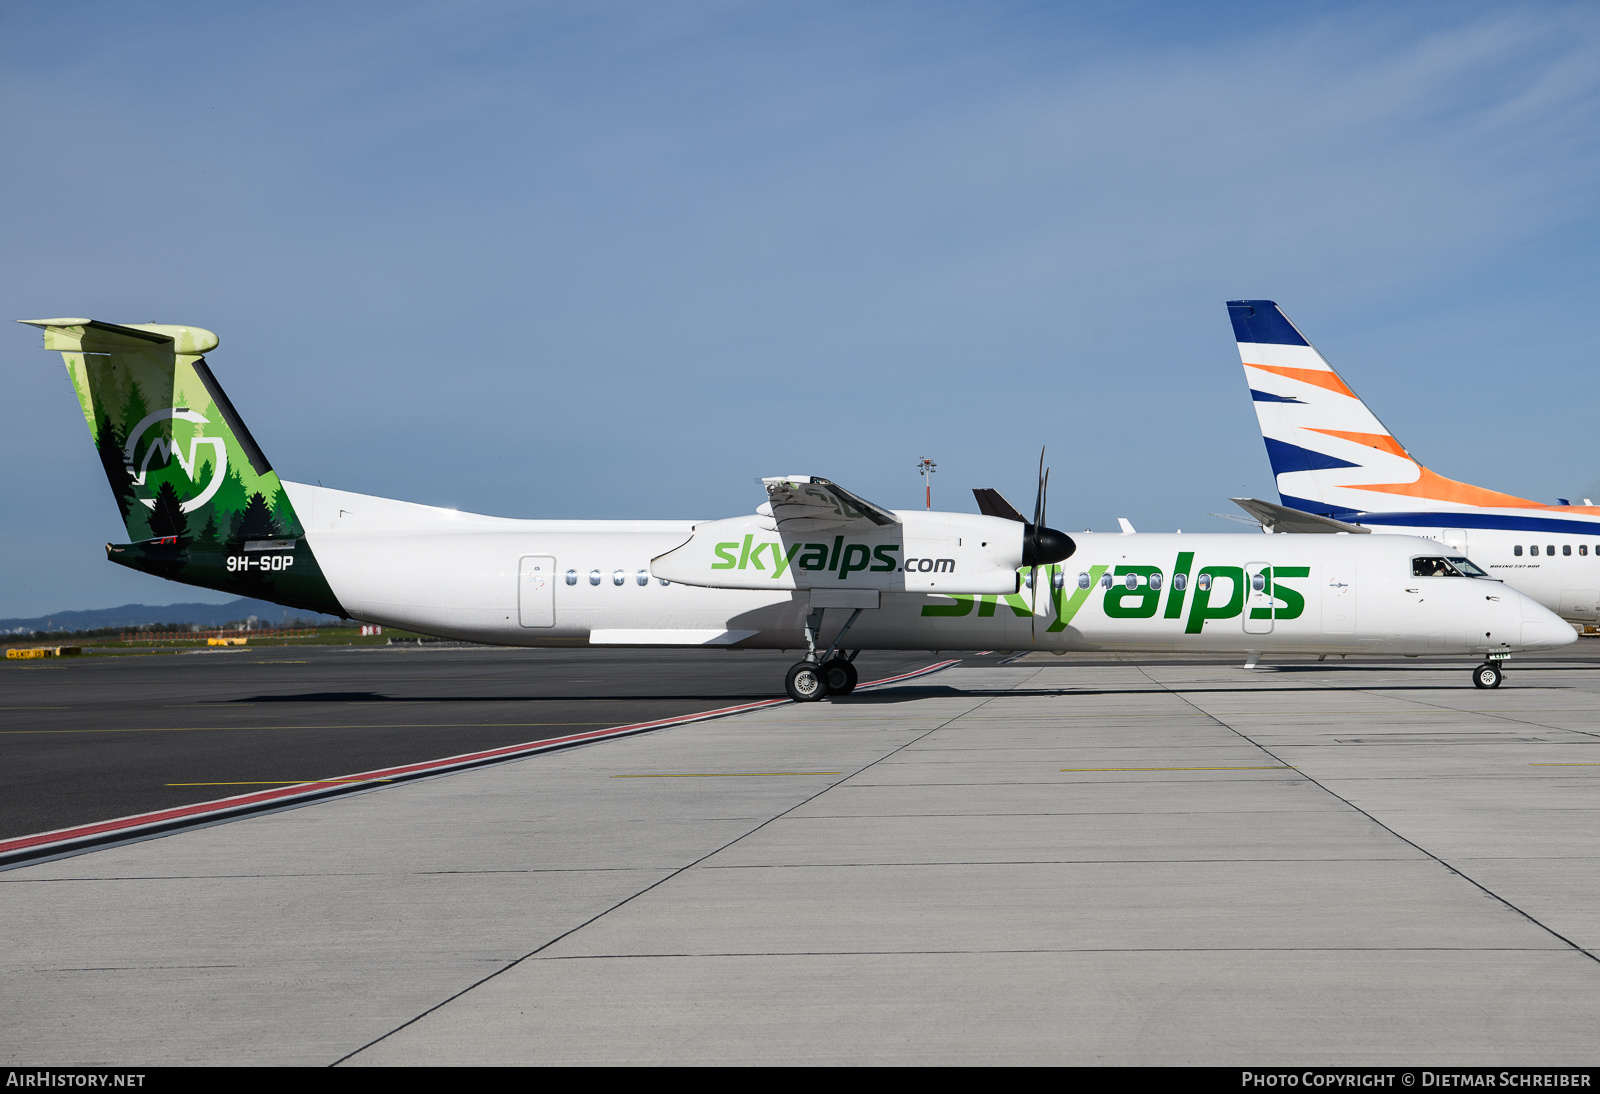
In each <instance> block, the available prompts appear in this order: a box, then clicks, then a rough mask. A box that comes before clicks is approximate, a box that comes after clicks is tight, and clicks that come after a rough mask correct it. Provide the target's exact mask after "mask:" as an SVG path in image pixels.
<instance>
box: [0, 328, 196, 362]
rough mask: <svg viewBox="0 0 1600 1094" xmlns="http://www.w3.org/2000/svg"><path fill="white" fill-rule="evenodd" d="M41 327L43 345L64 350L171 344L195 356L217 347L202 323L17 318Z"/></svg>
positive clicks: (96, 350)
mask: <svg viewBox="0 0 1600 1094" xmlns="http://www.w3.org/2000/svg"><path fill="white" fill-rule="evenodd" d="M17 322H19V323H24V324H26V325H27V326H30V327H40V328H42V329H43V330H44V348H45V349H53V350H58V351H60V352H63V353H113V352H115V351H117V350H129V349H150V348H152V347H155V346H167V345H170V346H171V347H172V352H173V353H182V354H185V355H188V356H194V357H198V356H199V355H200V354H202V353H209V352H210V351H212V350H214V349H216V348H217V336H216V335H215V334H212V333H211V332H210V331H208V330H205V329H204V328H201V327H179V326H173V325H171V324H169V323H129V324H126V325H123V324H118V323H102V322H101V321H100V320H98V319H18V320H17Z"/></svg>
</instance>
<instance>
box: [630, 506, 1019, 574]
mask: <svg viewBox="0 0 1600 1094" xmlns="http://www.w3.org/2000/svg"><path fill="white" fill-rule="evenodd" d="M894 516H895V518H896V519H897V520H898V521H899V522H900V523H898V524H892V525H886V526H885V525H877V524H872V523H870V522H868V521H857V522H852V523H851V524H848V525H843V526H841V527H839V528H838V529H830V531H831V532H832V534H831V535H830V534H828V533H826V532H824V533H820V534H819V533H816V532H810V533H806V534H803V535H789V534H785V533H782V532H779V531H778V530H777V524H776V522H775V521H774V520H773V519H772V518H771V517H765V516H761V515H759V514H756V515H751V516H748V517H730V518H729V519H727V520H716V521H708V522H706V523H703V524H697V525H695V529H694V534H693V535H692V536H691V537H690V538H689V541H688V542H687V543H685V544H683V545H682V546H681V547H677V548H674V549H673V550H671V551H668V552H667V553H666V554H664V555H660V556H658V557H657V558H655V559H653V560H652V561H651V563H650V572H651V573H652V574H654V575H655V576H656V577H659V578H665V579H666V580H668V581H677V582H681V583H683V584H685V585H699V586H703V587H705V588H711V589H802V590H803V589H878V590H880V591H882V592H894V593H944V594H951V593H971V594H982V593H1014V592H1016V591H1017V589H1018V588H1019V586H1020V584H1021V575H1020V574H1019V573H1018V567H1020V566H1021V565H1022V554H1023V526H1022V525H1021V524H1018V523H1017V522H1016V521H1012V520H1005V519H1003V518H1000V517H985V516H978V515H975V514H967V513H929V512H924V511H922V510H916V509H912V510H904V511H899V510H897V511H895V512H894Z"/></svg>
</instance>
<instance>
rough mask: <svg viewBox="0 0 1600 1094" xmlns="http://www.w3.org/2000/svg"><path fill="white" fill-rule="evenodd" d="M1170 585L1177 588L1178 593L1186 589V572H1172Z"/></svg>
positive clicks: (1187, 582) (1187, 576) (1187, 578)
mask: <svg viewBox="0 0 1600 1094" xmlns="http://www.w3.org/2000/svg"><path fill="white" fill-rule="evenodd" d="M1172 587H1173V588H1174V589H1176V590H1178V591H1179V592H1180V593H1181V592H1183V590H1185V589H1187V588H1188V587H1189V575H1188V574H1173V575H1172Z"/></svg>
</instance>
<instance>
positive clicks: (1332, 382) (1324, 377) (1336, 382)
mask: <svg viewBox="0 0 1600 1094" xmlns="http://www.w3.org/2000/svg"><path fill="white" fill-rule="evenodd" d="M1244 366H1245V368H1258V369H1260V370H1261V371H1262V372H1270V373H1272V374H1274V375H1276V376H1286V377H1288V378H1289V379H1291V380H1299V381H1300V382H1301V383H1305V384H1315V385H1316V386H1317V387H1321V388H1327V389H1328V390H1329V391H1333V392H1337V393H1338V394H1340V395H1348V396H1350V398H1352V399H1354V398H1356V393H1355V392H1353V391H1351V390H1350V389H1349V388H1348V387H1345V384H1344V381H1343V380H1341V379H1339V374H1338V373H1337V372H1332V371H1329V372H1323V371H1322V370H1321V369H1316V368H1285V367H1284V366H1282V365H1257V364H1252V363H1251V362H1249V361H1246V362H1245V363H1244Z"/></svg>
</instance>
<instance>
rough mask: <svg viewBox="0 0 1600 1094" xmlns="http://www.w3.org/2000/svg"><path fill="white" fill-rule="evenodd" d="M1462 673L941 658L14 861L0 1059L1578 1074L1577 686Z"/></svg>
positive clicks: (6, 892)
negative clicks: (828, 696) (716, 714)
mask: <svg viewBox="0 0 1600 1094" xmlns="http://www.w3.org/2000/svg"><path fill="white" fill-rule="evenodd" d="M1465 678H1466V672H1465V670H1464V669H1462V668H1461V667H1460V666H1450V668H1449V669H1448V671H1442V670H1441V668H1440V667H1438V666H1429V665H1427V664H1425V663H1424V664H1423V665H1421V666H1412V667H1407V668H1383V669H1378V668H1370V667H1369V668H1364V669H1359V670H1347V669H1342V668H1328V669H1326V670H1321V669H1319V670H1317V671H1305V672H1293V673H1290V672H1284V673H1274V672H1262V671H1259V670H1258V671H1256V672H1252V673H1246V672H1244V671H1243V670H1240V669H1238V668H1236V667H1233V666H1224V665H1217V664H1194V663H1183V662H1178V661H1173V662H1166V663H1161V664H1158V665H1155V666H1146V667H1142V668H1141V667H1136V666H1133V665H1128V664H1121V663H1116V662H1114V661H1107V662H1106V663H1104V664H1101V665H1097V666H1091V667H1071V668H1063V667H1053V666H1050V665H1048V664H1045V665H1039V664H1036V663H1034V662H1032V661H1031V660H1030V661H1029V662H1026V663H1023V664H1020V665H1016V666H1013V667H1008V668H998V669H970V670H968V669H956V670H952V671H949V672H946V673H943V674H941V675H939V676H935V677H930V678H927V679H925V680H920V681H916V682H914V683H913V684H912V685H910V686H908V687H906V688H902V689H890V690H886V691H883V692H878V693H875V694H870V695H863V696H859V697H856V698H853V699H850V700H846V701H842V702H838V703H823V704H817V705H808V706H794V705H791V706H783V707H777V708H772V709H769V710H765V711H760V712H757V713H754V714H750V715H744V716H740V717H738V718H734V719H730V720H726V721H719V722H711V723H704V724H699V725H690V726H685V727H681V728H678V729H673V730H669V731H665V732H663V733H661V734H658V735H654V736H649V737H640V738H633V739H629V740H623V741H615V742H610V743H606V744H603V745H597V746H594V747H590V748H585V749H582V750H578V751H574V752H568V753H562V754H557V755H552V756H542V757H537V758H533V759H530V760H525V761H521V762H518V763H514V764H508V765H505V766H502V767H496V768H490V769H485V770H479V771H473V772H467V773H463V774H458V775H453V776H448V777H443V778H439V779H436V780H433V781H429V782H423V783H418V784H413V785H408V786H400V787H394V788H392V789H385V790H381V791H376V792H373V793H369V794H363V795H360V796H358V797H353V798H348V799H343V800H338V801H334V802H329V803H326V804H322V805H316V806H311V807H307V808H304V809H298V810H293V811H289V812H284V813H279V814H274V815H271V816H265V817H258V818H254V819H249V820H243V821H238V822H235V823H232V824H226V825H220V826H217V827H213V828H208V829H203V830H199V831H193V832H187V833H183V834H180V835H175V836H169V837H166V838H163V839H158V840H152V841H149V842H146V843H141V844H136V845H132V846H126V847H120V848H113V849H109V850H106V851H101V852H97V853H94V854H91V855H84V856H80V857H77V858H72V859H65V860H60V861H56V862H50V863H45V864H42V865H39V866H34V867H28V868H24V869H19V870H14V871H10V872H8V873H5V874H0V941H3V943H4V945H3V950H0V953H3V957H0V977H3V979H4V983H5V984H6V990H5V991H4V992H0V1057H3V1058H4V1060H5V1062H7V1063H13V1064H30V1065H38V1064H115V1065H119V1066H120V1065H133V1064H179V1063H235V1064H328V1063H334V1062H337V1061H344V1062H345V1063H347V1064H423V1063H426V1064H474V1063H551V1064H558V1063H673V1062H682V1063H699V1062H715V1063H758V1062H759V1063H885V1064H912V1063H926V1064H937V1063H1201V1064H1241V1065H1242V1064H1254V1065H1270V1064H1288V1065H1307V1064H1326V1063H1348V1064H1363V1063H1366V1064H1380V1063H1400V1062H1407V1063H1416V1062H1418V1061H1422V1062H1434V1063H1438V1062H1445V1061H1448V1062H1450V1063H1454V1064H1469V1063H1471V1064H1520V1063H1527V1064H1544V1065H1553V1064H1563V1063H1565V1064H1581V1063H1590V1062H1592V1061H1593V1059H1594V1048H1593V1030H1594V1029H1595V1028H1596V1026H1597V1024H1600V963H1597V962H1596V960H1595V959H1594V958H1593V957H1592V956H1591V953H1593V952H1595V950H1596V947H1597V946H1600V912H1597V909H1600V900H1597V899H1596V898H1597V897H1600V892H1597V889H1600V881H1597V878H1600V871H1597V870H1596V869H1595V866H1596V855H1597V851H1596V848H1597V847H1600V840H1597V839H1596V836H1600V810H1597V808H1596V801H1597V799H1596V795H1595V793H1594V790H1595V786H1596V784H1595V779H1596V776H1597V774H1600V766H1545V765H1591V764H1594V763H1596V762H1600V752H1597V751H1596V749H1595V748H1594V746H1595V745H1596V744H1597V743H1600V738H1597V737H1596V736H1594V735H1593V734H1592V733H1590V732H1588V731H1586V730H1585V729H1584V728H1583V727H1584V726H1586V725H1592V724H1593V723H1594V720H1595V717H1594V716H1595V713H1596V712H1597V710H1600V696H1597V695H1596V693H1595V691H1594V690H1593V688H1594V685H1593V684H1590V683H1589V682H1588V680H1587V677H1586V675H1585V673H1584V671H1583V670H1582V669H1581V668H1550V669H1542V670H1530V669H1529V668H1528V667H1526V666H1519V671H1518V673H1517V675H1516V676H1515V677H1513V680H1512V683H1510V684H1508V685H1507V687H1505V688H1503V689H1501V690H1499V691H1493V692H1479V691H1476V690H1474V689H1472V688H1471V687H1470V686H1463V684H1464V681H1465ZM1545 685H1550V686H1545ZM1535 765H1538V766H1535Z"/></svg>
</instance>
